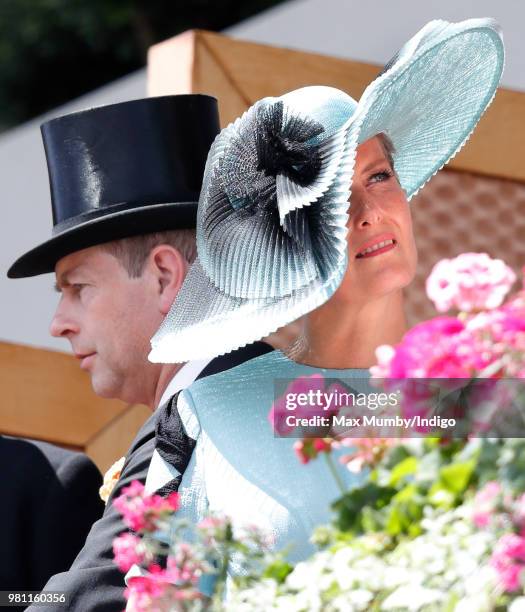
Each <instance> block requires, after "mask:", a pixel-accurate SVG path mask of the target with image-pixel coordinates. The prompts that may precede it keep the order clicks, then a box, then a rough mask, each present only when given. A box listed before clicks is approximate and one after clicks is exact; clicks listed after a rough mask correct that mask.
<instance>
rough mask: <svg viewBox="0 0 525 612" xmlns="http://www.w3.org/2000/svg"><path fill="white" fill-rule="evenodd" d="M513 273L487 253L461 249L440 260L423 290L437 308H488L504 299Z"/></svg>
mask: <svg viewBox="0 0 525 612" xmlns="http://www.w3.org/2000/svg"><path fill="white" fill-rule="evenodd" d="M515 280H516V275H515V274H514V272H513V270H512V269H511V268H509V267H508V266H507V265H506V264H505V262H504V261H502V260H501V259H492V258H491V257H489V255H487V253H463V254H461V255H458V256H457V257H455V258H454V259H442V260H441V261H439V262H438V263H437V264H436V265H435V266H434V268H433V269H432V272H431V273H430V276H429V277H428V278H427V282H426V291H427V295H428V297H429V298H430V299H431V300H432V301H433V302H434V305H435V307H436V309H437V310H438V311H439V312H446V311H447V310H449V309H450V308H453V307H455V308H457V309H458V310H461V311H464V312H472V311H475V310H490V309H492V308H497V307H498V306H500V305H501V303H502V302H503V299H504V298H505V296H506V294H507V293H508V291H509V289H510V288H511V287H512V285H513V284H514V281H515Z"/></svg>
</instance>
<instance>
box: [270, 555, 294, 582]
mask: <svg viewBox="0 0 525 612" xmlns="http://www.w3.org/2000/svg"><path fill="white" fill-rule="evenodd" d="M292 570H293V565H291V564H290V563H288V562H287V561H284V560H282V559H277V560H276V561H273V562H272V563H270V565H268V566H267V567H266V569H265V570H264V573H263V578H273V580H275V581H276V582H278V583H279V584H282V583H283V582H284V581H285V580H286V576H288V574H289V573H290V572H291V571H292Z"/></svg>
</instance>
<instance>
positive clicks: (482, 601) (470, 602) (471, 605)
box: [454, 592, 525, 612]
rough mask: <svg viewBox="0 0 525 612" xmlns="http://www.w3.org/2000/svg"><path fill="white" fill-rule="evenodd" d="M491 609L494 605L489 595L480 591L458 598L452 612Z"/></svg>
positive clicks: (476, 611)
mask: <svg viewBox="0 0 525 612" xmlns="http://www.w3.org/2000/svg"><path fill="white" fill-rule="evenodd" d="M493 609H494V606H493V602H492V601H491V600H490V597H489V596H488V595H487V593H483V592H481V593H478V594H476V595H470V596H469V597H463V599H460V600H459V601H458V603H457V604H456V606H455V608H454V612H491V610H493ZM524 610H525V608H524Z"/></svg>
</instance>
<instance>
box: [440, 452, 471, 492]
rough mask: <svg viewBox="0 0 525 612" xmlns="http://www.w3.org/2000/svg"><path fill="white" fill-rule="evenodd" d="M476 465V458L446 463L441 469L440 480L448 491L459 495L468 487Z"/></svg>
mask: <svg viewBox="0 0 525 612" xmlns="http://www.w3.org/2000/svg"><path fill="white" fill-rule="evenodd" d="M475 467H476V461H475V460H474V459H471V460H470V461H464V462H462V463H453V464H451V465H446V466H444V467H442V468H441V470H440V471H439V480H440V482H441V483H442V484H443V486H444V487H445V488H446V489H447V490H448V491H450V492H451V493H454V494H455V495H459V494H460V493H463V492H464V491H465V489H466V488H467V487H468V484H469V482H470V479H471V477H472V474H473V472H474V469H475Z"/></svg>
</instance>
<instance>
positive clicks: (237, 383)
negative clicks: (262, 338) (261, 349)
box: [184, 350, 295, 401]
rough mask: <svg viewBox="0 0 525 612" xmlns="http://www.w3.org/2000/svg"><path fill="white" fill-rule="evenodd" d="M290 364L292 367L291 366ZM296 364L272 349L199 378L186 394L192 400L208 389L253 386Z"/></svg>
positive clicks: (290, 368) (186, 390)
mask: <svg viewBox="0 0 525 612" xmlns="http://www.w3.org/2000/svg"><path fill="white" fill-rule="evenodd" d="M290 364H291V365H292V367H290ZM294 365H295V364H293V362H290V360H289V359H287V358H286V357H285V355H284V354H283V353H281V352H280V351H276V350H275V351H271V352H269V353H266V354H264V355H259V356H258V357H254V358H252V359H248V360H247V361H244V362H243V363H241V364H239V365H236V366H235V367H232V368H228V369H225V370H223V371H221V372H218V373H216V374H212V375H210V376H205V377H203V378H199V379H198V380H196V381H194V382H193V383H192V384H191V385H190V386H189V387H188V388H187V389H185V391H184V395H185V396H186V397H187V398H188V397H189V398H190V401H191V398H195V397H196V396H199V395H201V394H203V393H204V394H206V393H207V391H208V390H212V389H214V390H216V391H217V390H219V389H223V390H227V389H231V387H230V386H233V387H235V388H239V387H244V388H247V387H248V386H249V387H253V386H254V385H257V384H261V383H264V382H265V381H272V380H273V379H274V378H275V377H276V376H277V375H278V374H279V373H281V374H283V373H285V372H287V371H289V370H293V366H294ZM284 375H285V374H284ZM216 391H215V392H216Z"/></svg>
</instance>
